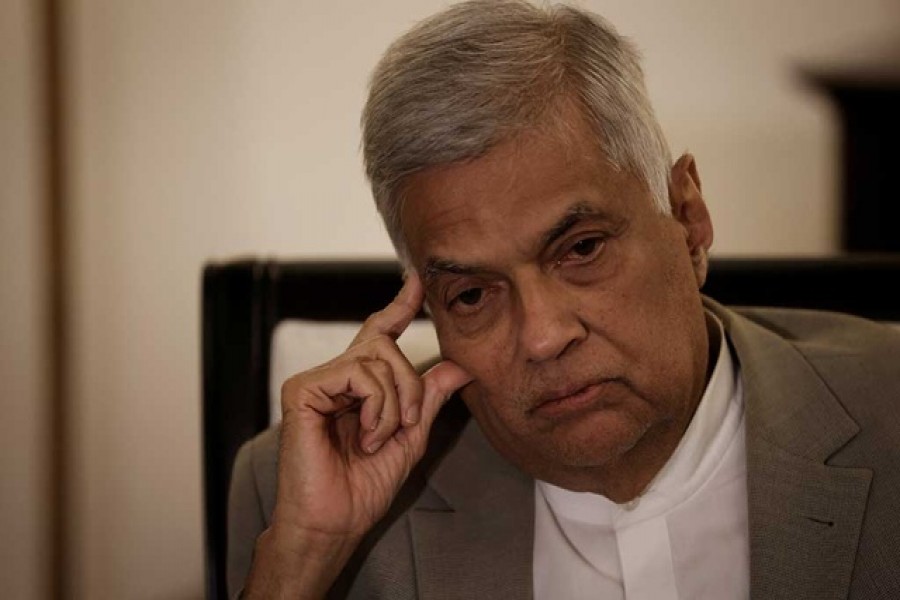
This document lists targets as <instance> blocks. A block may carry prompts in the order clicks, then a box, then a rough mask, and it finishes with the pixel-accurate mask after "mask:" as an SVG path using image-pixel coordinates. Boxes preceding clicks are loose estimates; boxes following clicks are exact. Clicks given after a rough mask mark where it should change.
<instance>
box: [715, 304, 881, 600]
mask: <svg viewBox="0 0 900 600" xmlns="http://www.w3.org/2000/svg"><path fill="white" fill-rule="evenodd" d="M707 306H708V307H709V308H710V309H711V310H713V312H715V313H716V314H717V315H718V316H719V317H720V318H721V319H722V320H723V322H724V323H725V328H726V331H727V332H728V334H729V338H730V339H731V341H732V343H733V345H734V347H735V350H736V352H737V356H738V360H739V362H740V365H741V379H742V382H743V386H744V399H745V405H746V407H747V421H746V422H747V486H748V503H749V505H748V507H749V519H750V588H751V597H754V598H821V599H828V598H845V597H846V596H847V592H848V588H849V584H850V577H851V574H852V571H853V563H854V560H855V556H856V548H857V544H858V541H859V532H860V527H861V525H862V519H863V514H864V512H865V506H866V500H867V497H868V491H869V482H870V481H871V471H869V470H868V469H847V468H837V467H830V466H827V465H826V464H825V461H826V460H827V459H828V458H829V457H830V456H831V455H832V454H834V453H835V452H837V451H838V450H839V449H840V448H841V447H843V446H844V445H845V444H847V442H849V441H850V440H851V439H852V438H853V437H854V436H855V435H856V433H857V432H858V431H859V427H858V426H857V424H856V423H855V422H854V421H853V420H852V419H851V418H850V417H849V415H847V413H846V411H845V410H844V409H843V407H842V406H841V405H840V403H839V402H838V400H837V398H835V396H834V395H833V394H832V393H831V391H830V390H829V388H828V386H827V385H826V383H825V382H824V381H823V380H822V378H821V377H820V376H819V374H818V373H817V372H816V371H815V369H814V368H813V367H812V365H810V363H809V362H808V361H807V360H806V358H804V357H803V355H801V354H800V352H799V351H798V350H797V348H796V347H794V346H793V345H792V344H790V343H789V342H787V341H785V340H784V339H783V338H782V337H779V336H777V335H775V334H773V333H772V332H771V331H769V330H767V329H765V328H763V327H760V326H759V325H757V324H755V323H753V322H752V321H750V320H748V319H746V318H743V317H741V316H739V315H737V314H736V313H733V312H731V311H729V310H727V309H725V308H723V307H722V306H720V305H718V304H716V303H715V302H712V301H707Z"/></svg>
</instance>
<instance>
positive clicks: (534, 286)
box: [519, 273, 588, 362]
mask: <svg viewBox="0 0 900 600" xmlns="http://www.w3.org/2000/svg"><path fill="white" fill-rule="evenodd" d="M519 302H520V313H519V314H520V319H521V320H520V323H519V344H520V345H521V348H522V350H523V351H524V353H525V356H526V358H527V359H528V360H529V361H531V362H542V361H546V360H552V359H555V358H559V357H560V356H562V355H563V354H564V353H565V352H566V351H567V350H568V349H569V348H570V347H574V346H576V345H577V344H578V343H579V342H580V341H582V340H584V338H585V337H587V333H588V332H587V328H586V326H585V324H584V323H583V322H582V320H581V319H580V318H579V316H578V311H577V301H576V298H575V297H574V295H573V294H572V293H571V291H569V290H566V289H565V284H564V283H563V282H560V281H557V280H556V279H555V278H554V277H553V276H552V275H550V274H546V273H541V274H539V275H535V276H533V277H529V278H527V279H526V280H525V281H521V282H520V284H519Z"/></svg>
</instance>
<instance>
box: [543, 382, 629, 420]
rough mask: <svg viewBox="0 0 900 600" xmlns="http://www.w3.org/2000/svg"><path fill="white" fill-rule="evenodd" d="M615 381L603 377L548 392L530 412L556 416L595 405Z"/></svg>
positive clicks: (546, 416) (601, 399)
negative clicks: (605, 389)
mask: <svg viewBox="0 0 900 600" xmlns="http://www.w3.org/2000/svg"><path fill="white" fill-rule="evenodd" d="M615 381H616V380H615V379H602V380H599V381H593V382H590V383H587V384H578V385H572V386H567V387H565V388H561V389H557V390H553V391H550V392H546V393H544V394H541V396H540V399H539V400H538V403H537V404H536V405H535V406H534V407H533V408H532V409H530V410H529V411H528V412H530V413H531V414H533V415H535V416H539V417H544V418H555V417H562V416H565V415H566V414H568V413H572V412H578V411H581V410H584V409H586V408H592V407H595V406H596V405H597V404H598V403H600V402H602V401H603V398H602V396H603V388H604V387H606V386H608V385H609V384H610V383H613V382H615Z"/></svg>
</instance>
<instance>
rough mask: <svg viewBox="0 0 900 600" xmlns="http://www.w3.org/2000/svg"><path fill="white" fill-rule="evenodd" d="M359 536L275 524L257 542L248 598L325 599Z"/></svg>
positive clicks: (248, 580)
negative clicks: (302, 529)
mask: <svg viewBox="0 0 900 600" xmlns="http://www.w3.org/2000/svg"><path fill="white" fill-rule="evenodd" d="M358 543H359V539H358V538H352V537H345V536H334V535H327V534H322V533H318V532H313V531H297V530H293V529H290V528H287V527H278V526H277V525H272V526H271V527H269V528H268V529H266V530H265V531H263V533H262V534H260V536H259V538H257V541H256V549H255V553H254V557H253V567H252V568H251V571H250V575H249V577H248V579H247V588H246V590H245V596H244V597H245V598H248V599H252V598H301V599H303V600H313V599H319V598H323V597H324V596H325V594H326V592H327V591H328V589H329V588H330V587H331V585H332V583H334V581H335V579H337V577H338V575H339V574H340V572H341V570H342V569H343V568H344V565H345V564H346V562H347V561H348V560H349V559H350V556H351V555H352V554H353V551H354V550H355V549H356V546H357V545H358Z"/></svg>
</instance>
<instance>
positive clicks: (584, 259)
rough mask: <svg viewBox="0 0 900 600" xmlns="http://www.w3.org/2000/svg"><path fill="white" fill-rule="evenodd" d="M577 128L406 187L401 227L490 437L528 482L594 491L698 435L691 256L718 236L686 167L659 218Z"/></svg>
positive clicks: (468, 396) (697, 332)
mask: <svg viewBox="0 0 900 600" xmlns="http://www.w3.org/2000/svg"><path fill="white" fill-rule="evenodd" d="M576 124H577V126H576V127H574V128H572V130H571V131H568V132H567V133H565V134H564V135H563V134H559V133H557V132H556V130H554V131H539V130H534V131H532V132H529V133H526V134H522V135H520V136H518V137H517V138H515V139H513V140H511V141H509V142H506V143H503V144H500V145H498V146H497V147H495V148H494V149H492V150H491V151H490V152H489V153H488V154H486V155H485V156H484V157H482V158H479V159H477V160H474V161H470V162H465V163H460V164H454V165H448V166H439V167H433V168H430V169H427V170H424V171H422V172H420V173H418V174H416V175H414V176H412V177H410V178H409V180H408V181H407V182H406V187H405V192H406V194H407V200H406V203H405V206H404V209H403V215H402V216H403V231H404V235H405V237H406V240H407V243H408V248H409V252H410V255H411V256H412V259H413V263H414V266H415V268H416V269H417V270H418V272H419V273H420V275H421V276H422V277H423V281H424V282H425V288H426V301H427V303H428V305H429V308H430V309H431V312H432V316H433V319H434V323H435V326H436V328H437V333H438V339H439V340H440V345H441V351H442V354H443V356H444V357H445V358H447V359H451V360H453V361H454V362H456V363H457V364H459V365H460V366H461V367H462V368H464V369H465V370H466V371H468V373H469V374H471V375H472V377H473V381H472V383H471V384H470V385H468V386H467V387H466V388H464V390H463V392H462V396H463V399H464V400H465V401H466V404H467V405H468V406H469V409H470V410H471V412H472V414H473V415H474V417H475V418H476V419H477V420H478V422H479V424H480V425H481V427H482V429H483V431H484V433H485V435H486V436H487V438H488V439H489V440H490V441H491V443H492V444H493V445H494V446H495V448H496V449H497V450H498V451H499V452H500V453H501V454H503V455H504V456H506V457H507V459H509V460H510V461H512V462H513V463H514V464H516V465H518V466H519V467H520V468H521V469H523V470H525V471H526V472H528V473H530V474H531V475H533V476H535V477H538V478H541V479H544V480H547V481H551V482H554V483H557V484H558V485H565V486H566V487H569V488H571V489H590V487H591V484H589V483H588V481H589V480H590V477H589V475H590V474H591V473H594V474H596V473H598V472H604V471H607V470H614V469H615V468H616V465H617V464H620V463H622V462H623V461H624V460H626V459H627V457H628V456H630V455H632V456H633V455H635V453H644V454H646V455H648V456H652V455H653V452H654V448H656V447H663V446H671V447H672V448H673V447H674V444H676V443H677V440H678V439H679V438H680V436H681V434H682V433H683V431H684V428H685V427H686V425H687V423H688V422H689V421H690V418H691V415H692V413H693V410H694V407H695V406H696V402H697V400H698V398H699V397H700V395H701V394H702V391H703V388H704V385H705V379H706V369H707V353H708V346H707V333H706V328H705V324H704V316H703V309H702V306H701V303H700V295H699V284H698V281H702V278H703V276H704V275H705V272H701V271H703V269H704V268H705V267H698V266H697V265H696V264H693V263H692V260H691V256H692V254H691V251H692V249H696V248H700V247H703V249H704V250H705V248H706V247H708V246H709V243H711V239H712V229H711V226H710V224H709V218H708V214H707V212H706V210H705V207H704V206H703V201H702V199H701V198H700V195H699V184H698V182H696V181H695V180H696V172H695V170H694V168H693V163H692V162H691V163H690V165H689V167H687V168H686V169H682V171H685V172H684V173H674V171H673V176H675V177H676V179H675V180H674V181H675V183H674V184H673V185H672V192H671V193H670V195H671V196H672V199H671V201H672V204H673V212H674V213H675V216H674V217H673V216H667V215H663V214H660V213H659V212H658V211H657V209H656V208H655V207H654V205H653V203H652V200H651V196H650V193H649V191H648V190H647V188H646V187H645V186H644V185H642V184H641V183H640V182H639V180H638V179H637V178H635V177H633V176H631V175H629V174H626V173H624V172H622V171H619V170H616V169H615V168H613V167H611V166H610V165H609V164H608V163H606V162H605V161H604V160H603V158H602V155H601V153H600V152H599V151H598V150H597V149H596V148H597V147H596V144H595V142H594V140H593V139H591V137H590V135H589V133H588V130H587V128H586V127H584V126H583V125H582V124H581V123H580V122H579V121H576ZM681 162H682V161H680V163H681ZM680 163H679V164H680ZM677 168H678V166H676V169H677ZM687 171H690V173H688V172H687ZM695 184H696V185H695ZM697 203H699V205H697ZM698 211H699V212H698ZM667 451H668V452H670V451H671V448H669V450H667ZM666 456H667V455H666ZM586 476H587V477H586Z"/></svg>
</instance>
